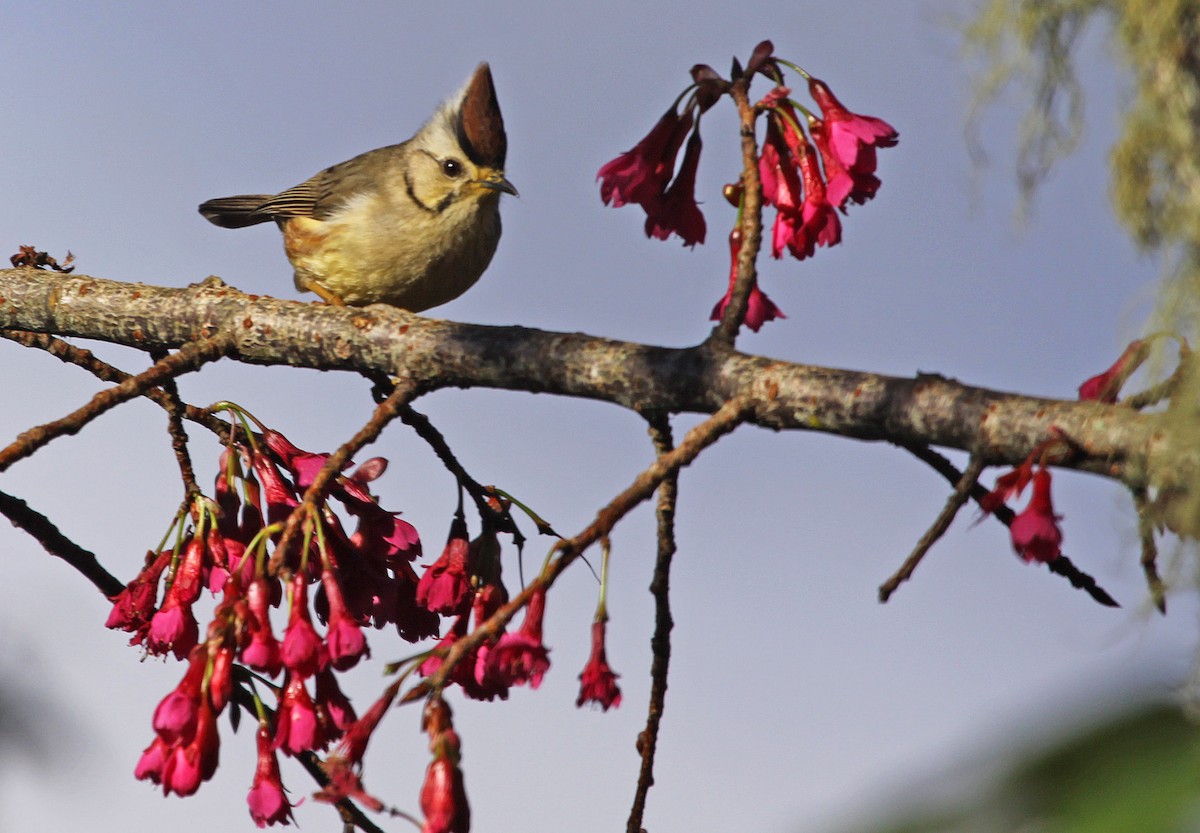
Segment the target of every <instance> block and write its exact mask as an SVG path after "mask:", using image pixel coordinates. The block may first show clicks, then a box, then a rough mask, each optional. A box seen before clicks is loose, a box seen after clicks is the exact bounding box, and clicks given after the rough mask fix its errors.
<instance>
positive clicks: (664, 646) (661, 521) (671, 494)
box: [625, 414, 679, 833]
mask: <svg viewBox="0 0 1200 833" xmlns="http://www.w3.org/2000/svg"><path fill="white" fill-rule="evenodd" d="M647 421H648V422H649V423H650V438H651V439H652V440H653V441H654V450H655V451H656V452H657V453H658V456H659V457H660V458H661V457H662V456H663V455H665V454H669V453H670V452H671V450H672V449H673V448H674V447H675V444H674V439H673V438H672V436H671V423H670V421H669V420H668V419H667V416H666V415H665V414H655V415H653V416H648V417H647ZM678 497H679V470H678V469H676V470H675V471H674V472H672V473H671V474H669V475H668V476H667V477H665V478H664V479H663V481H662V483H661V484H660V485H659V487H658V507H657V509H656V515H657V517H658V557H657V558H656V559H655V562H654V578H653V579H651V581H650V592H651V594H653V596H654V635H653V636H652V637H651V638H650V650H651V653H652V655H653V660H652V661H651V663H650V707H649V709H648V710H647V712H646V728H645V729H643V730H642V731H641V733H640V734H639V735H638V739H637V749H638V753H639V754H640V755H641V756H642V765H641V768H640V770H639V772H638V782H637V790H636V792H635V793H634V797H633V807H632V808H631V809H630V811H629V822H628V824H627V825H626V827H625V829H626V831H627V833H639V831H641V829H642V817H643V815H644V813H645V810H646V796H647V793H649V791H650V787H651V786H652V785H653V784H654V753H655V751H656V750H657V748H658V726H659V723H660V722H661V720H662V715H663V710H664V708H665V707H666V697H667V671H668V669H669V667H670V664H671V630H672V628H674V627H675V621H674V620H673V619H672V618H671V593H670V586H671V559H672V557H673V556H674V555H675V549H676V548H675V505H676V502H677V500H678Z"/></svg>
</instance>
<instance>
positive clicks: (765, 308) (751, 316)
mask: <svg viewBox="0 0 1200 833" xmlns="http://www.w3.org/2000/svg"><path fill="white" fill-rule="evenodd" d="M741 249H742V232H741V230H740V229H734V230H733V231H732V232H730V234H729V254H730V261H731V264H730V267H729V288H728V289H726V290H725V297H724V298H722V299H721V300H720V301H717V305H716V306H715V307H713V310H712V314H711V315H710V316H709V319H710V320H712V321H720V320H721V319H722V318H724V317H725V308H726V307H728V306H729V302H730V301H731V300H732V299H733V287H734V284H736V283H737V262H738V252H740V251H741ZM776 318H787V316H786V315H784V314H783V310H781V309H779V307H777V306H775V303H774V302H773V301H772V300H771V299H770V298H768V297H767V294H766V293H765V292H763V291H762V290H761V289H759V288H758V282H757V281H756V282H755V284H754V287H753V288H752V289H751V290H750V297H749V298H748V299H747V307H746V319H745V321H744V322H743V323H744V324H745V325H746V326H747V327H749V328H750V329H751V330H753V331H754V332H756V333H757V332H758V331H759V329H761V328H762V325H763V324H765V323H767V322H768V321H774V320H775V319H776Z"/></svg>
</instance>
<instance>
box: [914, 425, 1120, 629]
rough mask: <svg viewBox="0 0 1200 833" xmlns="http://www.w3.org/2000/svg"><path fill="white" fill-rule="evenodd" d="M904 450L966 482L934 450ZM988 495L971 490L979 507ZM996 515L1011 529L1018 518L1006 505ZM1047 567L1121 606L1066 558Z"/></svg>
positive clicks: (1096, 598) (1103, 600)
mask: <svg viewBox="0 0 1200 833" xmlns="http://www.w3.org/2000/svg"><path fill="white" fill-rule="evenodd" d="M901 447H902V448H903V449H904V450H906V451H908V452H909V453H910V454H912V455H913V456H915V457H917V458H918V459H920V460H922V461H923V462H925V463H927V464H929V466H930V468H932V469H933V470H934V471H936V472H937V473H938V474H940V475H942V477H944V478H946V479H947V480H949V481H950V482H951V483H955V484H957V483H958V482H959V481H960V480H962V477H963V473H962V472H960V471H959V470H958V467H957V466H955V465H954V464H953V463H951V462H950V461H949V460H947V459H946V458H945V457H943V456H942V455H941V454H938V453H937V452H936V451H934V450H933V449H931V448H927V447H925V446H915V445H913V446H910V445H902V446H901ZM987 494H988V490H987V489H986V488H984V487H983V486H982V485H981V484H980V483H978V482H976V483H975V485H974V486H973V487H972V488H971V499H972V500H974V501H975V502H976V503H980V502H981V501H982V500H983V499H984V498H985V497H987ZM992 515H993V516H994V517H995V518H996V520H998V521H1000V523H1002V524H1004V525H1005V526H1011V525H1012V522H1013V518H1014V517H1015V515H1014V514H1013V511H1012V510H1011V509H1009V508H1008V507H1007V506H1005V505H1003V504H1002V505H1000V506H997V507H996V509H995V510H994V511H993V512H992ZM1046 567H1047V569H1049V570H1050V572H1052V573H1055V574H1057V575H1060V576H1062V577H1063V578H1065V579H1067V580H1068V581H1070V582H1071V586H1072V587H1074V588H1075V589H1076V590H1083V591H1084V592H1085V593H1087V594H1088V595H1089V596H1091V597H1092V599H1093V600H1094V601H1096V602H1098V603H1099V604H1102V605H1104V606H1105V607H1120V606H1121V605H1119V604H1118V603H1117V600H1116V599H1114V598H1113V597H1112V596H1110V595H1109V594H1108V592H1107V591H1106V590H1105V589H1104V588H1103V587H1101V586H1100V585H1099V584H1097V583H1096V580H1095V579H1094V578H1092V577H1091V576H1089V575H1088V574H1087V573H1085V572H1083V571H1082V570H1080V569H1079V568H1078V567H1076V566H1075V565H1074V564H1073V563H1072V562H1071V559H1069V558H1067V557H1066V556H1065V555H1060V556H1059V557H1058V558H1056V559H1054V560H1053V561H1048V562H1046Z"/></svg>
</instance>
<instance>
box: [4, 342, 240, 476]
mask: <svg viewBox="0 0 1200 833" xmlns="http://www.w3.org/2000/svg"><path fill="white" fill-rule="evenodd" d="M233 345H234V340H233V338H232V337H229V336H226V335H223V334H218V335H216V336H214V337H213V338H209V339H204V340H202V341H194V342H192V343H191V344H188V345H185V346H184V347H181V348H180V349H179V351H178V352H176V353H175V354H174V355H171V356H167V357H166V358H165V359H163V360H162V361H158V362H155V363H154V364H153V365H152V366H151V367H150V368H149V369H148V370H146V371H144V372H142V373H139V374H138V375H136V376H132V377H130V378H129V379H126V380H125V381H123V382H121V383H120V384H118V385H116V386H114V387H111V388H109V389H108V390H103V391H100V393H98V394H96V395H95V396H93V397H92V399H91V401H90V402H88V403H87V404H86V405H84V406H83V407H82V408H79V409H78V410H76V411H74V412H72V413H70V414H67V415H66V416H65V417H62V418H61V419H57V420H55V421H54V422H48V423H46V424H45V425H39V426H37V427H36V428H31V429H29V430H28V431H25V432H23V433H22V434H21V435H20V436H18V437H17V439H16V440H14V441H13V442H12V443H10V444H9V445H8V446H7V447H6V448H3V449H0V471H5V470H6V469H8V468H9V467H10V466H11V465H12V464H13V463H15V462H17V461H18V460H22V459H24V458H26V457H29V456H30V455H31V454H33V453H34V452H36V451H37V450H38V449H40V448H42V447H43V446H45V445H46V444H47V443H49V442H50V441H51V440H54V439H56V438H58V437H61V436H63V435H64V434H78V433H79V431H80V430H81V429H82V428H83V427H84V426H85V425H87V424H88V423H89V422H91V421H92V420H93V419H95V418H96V417H98V416H100V415H101V414H103V413H104V412H105V411H108V410H111V409H112V408H115V407H116V406H117V405H120V404H121V403H122V402H126V401H128V400H130V399H133V398H134V397H135V396H140V395H141V394H142V393H144V392H145V391H146V390H147V389H149V388H152V387H155V386H158V385H160V384H162V382H163V381H164V380H166V379H171V378H173V377H175V376H178V375H180V374H182V373H187V372H189V371H192V370H197V369H198V368H200V367H201V366H202V365H204V364H206V363H207V362H211V361H215V360H216V359H219V358H221V357H222V356H224V355H225V354H226V353H227V352H229V351H230V350H231V349H233Z"/></svg>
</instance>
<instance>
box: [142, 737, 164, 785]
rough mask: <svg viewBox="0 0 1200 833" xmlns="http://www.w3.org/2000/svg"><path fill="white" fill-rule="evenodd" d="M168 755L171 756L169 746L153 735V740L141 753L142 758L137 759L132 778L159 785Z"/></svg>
mask: <svg viewBox="0 0 1200 833" xmlns="http://www.w3.org/2000/svg"><path fill="white" fill-rule="evenodd" d="M169 754H171V744H169V743H167V742H166V741H165V740H163V739H162V738H161V737H160V736H158V735H155V736H154V740H153V741H151V743H150V745H149V746H147V747H146V749H145V750H144V751H143V752H142V757H141V758H139V759H138V762H137V767H135V768H134V770H133V777H134V778H136V779H137V780H139V781H150V782H152V783H155V784H161V783H162V772H163V765H164V764H165V763H166V760H167V756H168V755H169Z"/></svg>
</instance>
